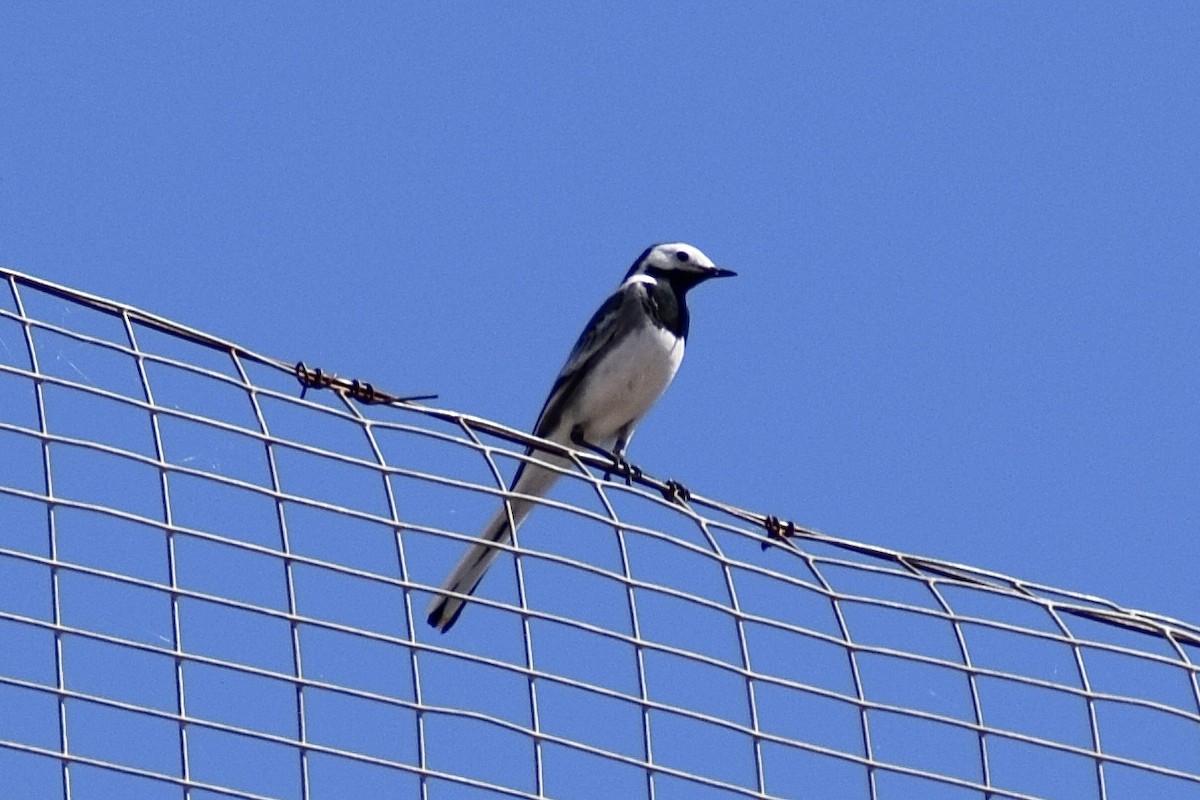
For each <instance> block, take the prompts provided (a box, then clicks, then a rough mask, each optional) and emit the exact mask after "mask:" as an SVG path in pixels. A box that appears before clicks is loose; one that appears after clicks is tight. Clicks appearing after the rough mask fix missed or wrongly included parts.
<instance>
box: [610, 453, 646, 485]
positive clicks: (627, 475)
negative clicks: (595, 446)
mask: <svg viewBox="0 0 1200 800" xmlns="http://www.w3.org/2000/svg"><path fill="white" fill-rule="evenodd" d="M610 455H611V456H612V461H613V463H612V466H611V467H608V468H607V469H605V470H604V480H606V481H607V480H609V479H611V478H612V476H613V475H616V476H617V477H619V478H623V479H624V480H625V485H626V486H632V485H633V482H634V481H635V480H641V479H642V468H641V467H639V466H637V465H636V464H631V463H629V462H628V461H626V460H625V457H624V456H622V455H620V454H618V453H610Z"/></svg>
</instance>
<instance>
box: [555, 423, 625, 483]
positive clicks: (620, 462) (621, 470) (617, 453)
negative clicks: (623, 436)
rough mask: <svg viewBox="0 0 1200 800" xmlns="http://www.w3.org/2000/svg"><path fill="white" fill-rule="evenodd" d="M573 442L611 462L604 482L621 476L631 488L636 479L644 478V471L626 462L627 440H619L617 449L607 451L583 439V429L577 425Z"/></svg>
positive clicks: (573, 433)
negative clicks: (614, 476)
mask: <svg viewBox="0 0 1200 800" xmlns="http://www.w3.org/2000/svg"><path fill="white" fill-rule="evenodd" d="M571 442H572V444H575V445H576V446H578V447H582V448H583V449H585V450H590V451H591V452H593V453H595V454H596V455H598V456H603V457H604V458H607V459H609V460H611V461H612V462H613V463H612V466H611V467H609V468H607V469H605V470H604V480H608V479H609V478H611V477H612V476H613V475H620V476H621V477H622V478H624V479H625V485H626V486H631V485H632V484H633V479H634V478H641V477H642V470H641V468H640V467H637V466H635V465H633V464H630V463H629V462H628V461H626V460H625V445H626V443H627V440H618V441H617V445H616V447H615V448H614V449H613V450H612V451H609V450H605V449H604V448H603V447H600V446H599V445H594V444H592V443H591V442H589V441H588V440H587V439H584V438H583V427H582V426H580V425H576V426H575V427H574V428H572V429H571Z"/></svg>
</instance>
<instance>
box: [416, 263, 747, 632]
mask: <svg viewBox="0 0 1200 800" xmlns="http://www.w3.org/2000/svg"><path fill="white" fill-rule="evenodd" d="M735 274H736V273H734V272H733V271H731V270H727V269H721V268H720V267H717V266H715V265H714V264H713V262H712V261H710V260H709V258H708V256H706V255H704V253H702V252H700V251H699V250H697V249H696V248H695V247H692V246H691V245H688V244H683V243H682V242H675V243H673V244H659V245H654V246H653V247H649V248H647V249H646V250H645V252H643V253H642V254H641V255H640V256H638V258H637V260H636V261H634V262H633V266H632V267H630V269H629V272H627V273H626V274H625V280H624V281H623V282H622V283H621V285H620V287H618V288H617V291H616V292H614V293H613V294H612V296H610V297H609V298H608V300H606V301H605V302H604V305H602V306H600V310H599V311H597V312H596V313H595V315H594V316H593V317H592V319H591V321H589V322H588V324H587V327H585V328H584V329H583V333H582V334H580V336H579V341H577V342H576V343H575V347H574V349H573V350H571V355H570V356H569V357H568V358H567V363H566V364H565V365H564V366H563V368H562V371H561V372H560V373H559V374H558V378H557V380H555V381H554V386H553V387H552V388H551V389H550V396H549V397H548V398H547V399H546V404H545V405H544V406H543V407H542V413H541V414H540V415H539V416H538V420H537V423H536V424H535V425H534V426H533V433H534V435H535V436H538V437H541V438H543V439H549V440H550V441H552V442H556V443H557V444H561V445H574V446H576V447H581V448H585V449H588V450H591V451H593V452H597V453H600V454H602V455H604V456H606V457H608V458H611V459H612V461H613V469H612V471H614V472H618V473H623V474H624V475H625V476H626V478H628V477H629V476H630V475H631V474H634V473H635V472H636V468H634V467H632V466H630V464H629V462H627V461H626V460H625V448H626V447H627V446H628V445H629V440H630V438H632V436H633V431H634V429H635V428H636V427H637V425H638V423H639V422H640V421H641V419H642V417H644V416H645V415H646V412H648V411H649V410H650V408H651V406H653V405H654V403H655V402H656V401H657V400H658V398H659V397H660V396H661V395H662V393H663V391H664V390H665V389H666V388H667V385H668V384H670V382H671V379H672V378H674V377H675V372H676V370H678V369H679V363H680V361H682V360H683V346H684V341H685V340H686V339H687V334H688V321H689V318H688V309H687V303H686V302H685V300H686V296H687V293H688V290H690V289H692V288H693V287H695V286H696V285H698V284H700V283H703V282H704V281H706V280H708V279H709V278H725V277H729V276H732V275H735ZM525 454H526V456H533V457H534V458H536V459H537V460H536V461H523V462H522V463H521V465H520V467H519V468H518V469H517V474H516V475H515V476H514V477H513V480H512V484H511V485H510V487H509V492H510V494H512V495H513V497H511V498H510V499H509V500H508V501H507V508H505V507H503V506H502V507H501V508H500V510H499V511H498V512H496V515H495V516H494V517H493V518H492V520H491V521H490V522H489V523H488V524H487V527H485V528H484V529H483V532H482V533H481V534H480V535H479V541H478V542H477V543H476V544H474V545H472V546H471V549H470V550H468V551H467V552H466V554H465V555H464V556H463V557H462V559H461V560H460V561H459V562H458V564H457V565H456V566H455V567H454V570H453V571H452V572H451V573H450V575H449V577H447V578H446V581H445V583H443V584H442V589H441V591H440V592H439V593H438V594H437V595H436V596H435V597H434V598H433V602H432V603H430V606H429V617H428V619H429V624H430V625H432V626H433V627H435V628H438V629H440V630H441V631H442V632H443V633H444V632H446V631H448V630H449V629H450V627H451V626H452V625H454V623H455V622H456V621H457V620H458V616H459V614H461V613H462V611H463V607H464V605H465V604H466V597H465V596H466V595H469V594H471V593H472V592H474V591H475V587H476V586H478V585H479V581H480V580H481V579H482V578H483V575H484V573H485V572H486V571H487V568H488V566H489V565H490V564H491V563H492V561H493V560H494V559H495V558H496V555H497V554H498V553H499V552H500V549H499V548H497V547H494V546H493V543H495V542H506V541H508V540H509V539H510V538H511V533H512V526H513V525H520V524H521V521H522V520H524V519H525V517H526V516H528V515H529V512H530V511H531V510H532V509H533V505H534V501H532V500H527V499H524V498H523V497H521V495H526V496H534V497H540V496H543V495H545V494H546V492H548V491H549V490H550V487H551V486H553V485H554V482H555V481H556V480H557V479H558V477H559V475H560V473H559V472H557V471H556V470H554V469H551V468H550V467H548V466H543V464H547V465H553V466H557V467H560V468H562V467H569V466H570V465H571V463H572V462H571V461H570V459H568V458H567V457H566V456H563V455H560V454H557V453H549V452H546V451H540V450H539V451H538V452H537V454H536V455H535V454H534V449H533V448H529V449H528V450H526V453H525ZM510 511H511V513H512V518H511V520H510V519H509V512H510Z"/></svg>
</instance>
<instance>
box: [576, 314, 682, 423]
mask: <svg viewBox="0 0 1200 800" xmlns="http://www.w3.org/2000/svg"><path fill="white" fill-rule="evenodd" d="M682 360H683V340H682V339H680V338H679V337H677V336H675V335H674V334H672V333H671V332H670V331H666V330H663V329H661V328H657V327H655V326H653V325H645V326H642V327H641V328H639V329H638V330H637V331H635V332H634V333H631V334H630V335H629V336H626V337H625V338H624V339H623V340H622V341H621V342H620V344H618V345H617V347H616V348H614V349H613V351H612V352H610V353H609V354H608V355H607V356H605V357H604V358H603V359H601V360H600V361H599V362H598V363H597V364H596V365H595V371H594V373H593V374H592V375H591V376H590V377H589V378H588V379H587V381H586V382H585V385H584V386H582V387H580V388H581V389H582V394H581V396H580V399H579V400H580V401H579V404H578V406H577V407H576V408H577V410H578V414H577V415H576V417H575V421H576V422H577V423H579V422H581V423H583V425H584V438H586V439H587V440H588V441H590V442H592V443H594V444H599V445H601V446H611V443H612V440H613V439H614V438H615V437H616V435H617V432H618V431H619V430H620V429H621V428H623V427H624V426H625V425H627V424H629V423H630V421H632V422H633V426H636V425H637V422H638V421H639V420H640V419H641V418H642V417H643V416H645V414H646V412H647V411H649V410H650V408H651V406H653V405H654V403H655V402H656V401H657V400H658V398H659V397H661V396H662V393H663V392H664V391H665V390H666V388H667V386H668V385H669V384H670V383H671V379H672V378H674V377H675V373H676V371H678V369H679V364H680V362H681V361H682ZM633 426H631V428H632V427H633Z"/></svg>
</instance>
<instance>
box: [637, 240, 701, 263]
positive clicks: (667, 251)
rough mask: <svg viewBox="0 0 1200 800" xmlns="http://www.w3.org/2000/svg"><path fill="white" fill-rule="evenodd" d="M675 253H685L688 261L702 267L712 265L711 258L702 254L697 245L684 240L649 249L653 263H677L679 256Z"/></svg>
mask: <svg viewBox="0 0 1200 800" xmlns="http://www.w3.org/2000/svg"><path fill="white" fill-rule="evenodd" d="M677 253H687V256H688V258H687V260H688V263H691V264H699V265H700V266H702V267H711V266H713V262H712V260H711V259H710V258H709V257H708V256H706V255H704V253H702V252H701V251H700V248H699V247H693V246H692V245H690V244H687V243H686V242H670V243H668V244H660V245H658V246H656V247H655V248H654V249H653V250H652V251H650V258H651V259H652V260H653V261H654V262H655V263H657V264H662V265H664V266H666V265H668V264H671V263H678V259H679V256H678V255H676V254H677Z"/></svg>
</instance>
